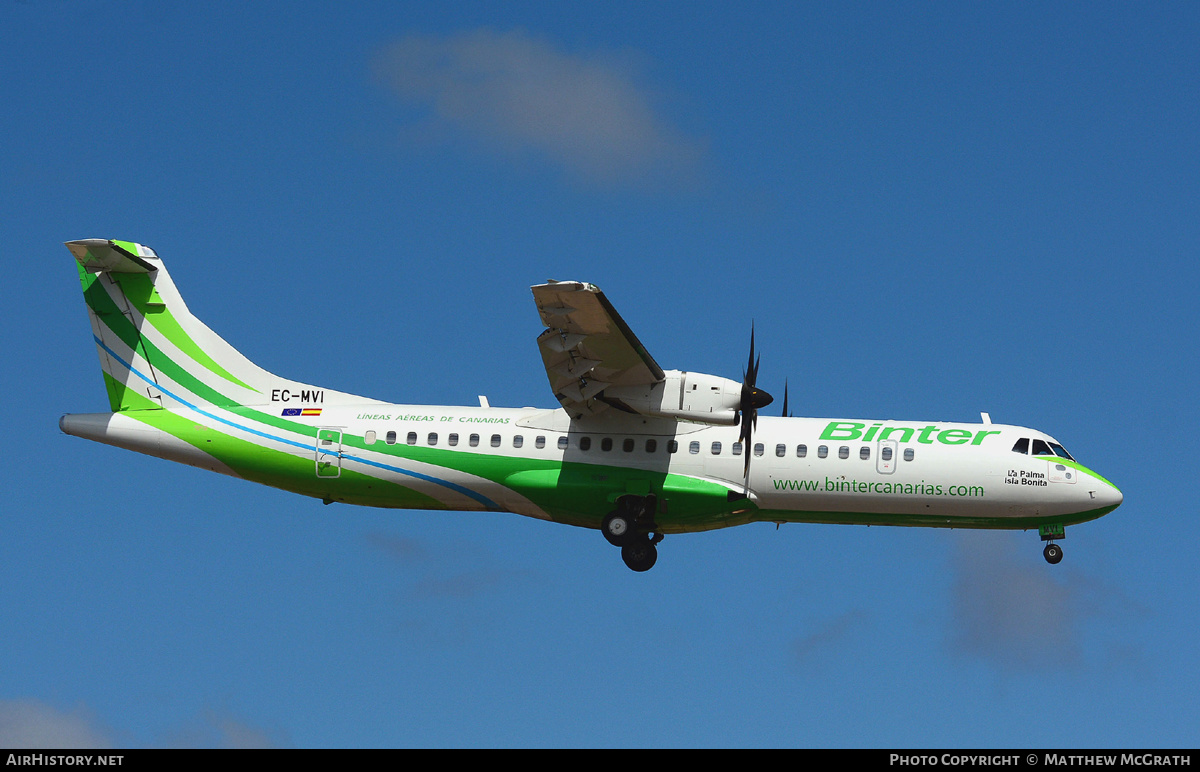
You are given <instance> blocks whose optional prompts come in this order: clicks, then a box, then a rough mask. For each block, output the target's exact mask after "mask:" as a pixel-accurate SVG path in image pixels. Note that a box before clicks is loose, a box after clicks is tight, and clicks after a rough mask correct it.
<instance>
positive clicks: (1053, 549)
mask: <svg viewBox="0 0 1200 772" xmlns="http://www.w3.org/2000/svg"><path fill="white" fill-rule="evenodd" d="M1038 533H1039V534H1040V535H1041V537H1042V541H1044V542H1046V548H1045V549H1044V550H1042V557H1044V558H1046V562H1047V563H1049V564H1050V565H1056V564H1057V563H1058V562H1059V561H1060V560H1062V559H1063V551H1062V547H1060V546H1058V545H1057V544H1055V543H1054V540H1055V539H1065V538H1066V536H1067V529H1066V528H1064V527H1063V526H1061V525H1043V526H1041V527H1039V528H1038Z"/></svg>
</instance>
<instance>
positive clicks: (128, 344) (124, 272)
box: [66, 239, 373, 412]
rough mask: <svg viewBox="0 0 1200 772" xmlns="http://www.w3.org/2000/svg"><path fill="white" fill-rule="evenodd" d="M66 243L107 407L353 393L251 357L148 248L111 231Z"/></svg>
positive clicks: (335, 398)
mask: <svg viewBox="0 0 1200 772" xmlns="http://www.w3.org/2000/svg"><path fill="white" fill-rule="evenodd" d="M66 246H67V249H69V250H71V254H72V255H74V256H75V260H76V261H77V263H78V265H79V279H80V282H81V283H82V285H83V297H84V300H85V301H86V302H87V308H88V315H89V317H90V318H91V322H92V335H93V336H94V338H95V341H96V348H97V350H98V352H99V354H100V365H101V367H102V368H103V370H104V383H105V386H106V387H107V388H108V399H109V404H110V405H111V407H112V410H113V412H122V411H128V410H143V409H153V408H162V407H166V408H170V407H187V406H193V407H194V406H198V405H216V406H220V407H234V406H240V405H263V404H267V403H270V402H272V393H275V394H301V393H302V392H303V393H304V394H305V395H309V394H313V395H317V394H319V396H320V399H321V401H322V402H323V403H324V404H329V403H330V402H345V401H350V400H355V401H357V400H358V399H359V398H355V397H353V396H352V395H347V394H342V393H340V392H334V391H332V390H328V389H319V390H318V389H317V388H316V387H312V386H309V385H308V384H303V383H298V382H295V381H291V380H288V379H285V378H280V377H278V376H276V375H273V374H272V373H269V372H267V371H266V370H264V369H262V368H261V367H259V366H258V365H256V364H254V363H253V362H251V361H250V360H249V359H247V358H246V357H245V356H243V355H242V354H241V353H240V352H238V351H237V350H236V349H235V348H233V347H232V346H230V345H229V344H228V343H226V342H225V340H224V339H222V338H221V336H219V335H217V334H216V333H215V332H213V331H212V330H211V329H209V328H208V326H207V325H205V324H204V323H203V322H201V321H200V320H199V319H197V318H196V317H195V316H193V315H192V313H191V311H189V310H188V307H187V304H186V303H184V302H183V298H182V297H181V296H180V294H179V291H178V290H177V289H176V288H175V283H174V282H173V281H171V276H170V274H169V273H168V272H167V269H166V267H165V266H164V265H163V262H162V260H161V258H159V256H158V255H157V254H156V253H155V252H154V250H153V249H150V248H149V247H147V246H144V245H142V244H135V243H133V242H131V241H116V240H112V239H83V240H80V241H68V242H67V243H66ZM314 398H315V397H314ZM367 401H373V400H367Z"/></svg>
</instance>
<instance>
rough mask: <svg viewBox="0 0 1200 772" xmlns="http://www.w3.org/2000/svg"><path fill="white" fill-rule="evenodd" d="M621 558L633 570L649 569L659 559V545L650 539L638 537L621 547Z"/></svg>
mask: <svg viewBox="0 0 1200 772" xmlns="http://www.w3.org/2000/svg"><path fill="white" fill-rule="evenodd" d="M621 560H624V561H625V565H627V566H629V568H630V569H631V570H633V571H649V570H650V569H651V568H654V563H655V562H656V561H657V560H658V547H655V546H654V543H653V542H652V541H650V540H649V539H637V540H636V541H634V542H632V543H630V544H626V545H625V546H624V547H622V548H621Z"/></svg>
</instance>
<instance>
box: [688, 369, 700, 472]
mask: <svg viewBox="0 0 1200 772" xmlns="http://www.w3.org/2000/svg"><path fill="white" fill-rule="evenodd" d="M692 388H695V387H694V386H693V387H692ZM699 452H700V441H699V440H692V442H691V444H690V445H688V453H691V454H692V455H695V454H697V453H699Z"/></svg>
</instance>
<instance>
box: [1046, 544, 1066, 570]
mask: <svg viewBox="0 0 1200 772" xmlns="http://www.w3.org/2000/svg"><path fill="white" fill-rule="evenodd" d="M1042 556H1043V557H1045V558H1046V562H1047V563H1049V564H1050V565H1054V564H1056V563H1058V561H1060V560H1062V558H1063V551H1062V547H1060V546H1058V545H1057V544H1055V543H1054V542H1050V543H1049V544H1047V545H1046V549H1044V550H1042Z"/></svg>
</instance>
